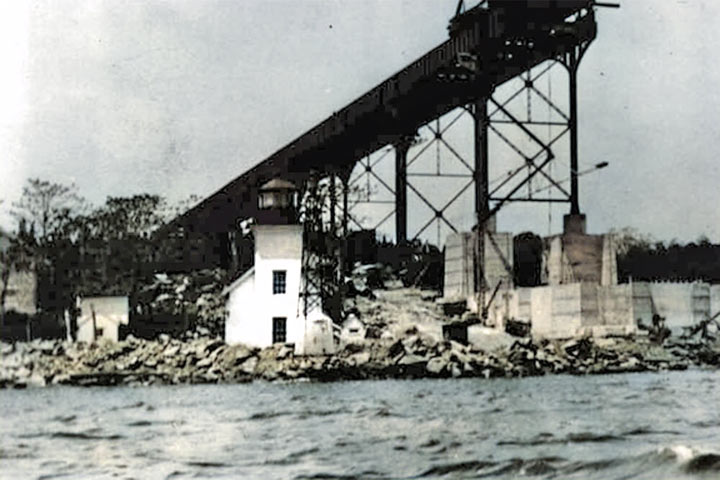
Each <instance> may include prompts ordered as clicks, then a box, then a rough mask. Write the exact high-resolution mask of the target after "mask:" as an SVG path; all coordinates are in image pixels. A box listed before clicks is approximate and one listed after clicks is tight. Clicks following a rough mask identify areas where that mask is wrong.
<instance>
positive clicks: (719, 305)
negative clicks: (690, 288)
mask: <svg viewBox="0 0 720 480" xmlns="http://www.w3.org/2000/svg"><path fill="white" fill-rule="evenodd" d="M718 312H720V284H718V285H710V315H715V314H716V313H718Z"/></svg>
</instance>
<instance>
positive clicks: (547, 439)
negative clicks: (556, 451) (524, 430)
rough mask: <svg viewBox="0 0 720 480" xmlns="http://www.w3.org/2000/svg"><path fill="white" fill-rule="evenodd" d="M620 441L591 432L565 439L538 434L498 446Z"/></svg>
mask: <svg viewBox="0 0 720 480" xmlns="http://www.w3.org/2000/svg"><path fill="white" fill-rule="evenodd" d="M618 440H622V437H618V436H616V435H610V434H596V433H592V432H579V433H571V434H569V435H567V436H565V437H555V435H553V434H552V433H546V432H544V433H539V434H538V435H536V436H534V437H532V438H530V439H528V440H500V441H499V442H497V445H498V446H523V447H528V446H530V447H532V446H536V445H550V444H564V443H595V442H615V441H618Z"/></svg>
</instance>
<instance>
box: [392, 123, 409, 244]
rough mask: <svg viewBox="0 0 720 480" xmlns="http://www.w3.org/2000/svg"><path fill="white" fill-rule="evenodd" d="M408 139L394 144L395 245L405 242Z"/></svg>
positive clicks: (404, 138)
mask: <svg viewBox="0 0 720 480" xmlns="http://www.w3.org/2000/svg"><path fill="white" fill-rule="evenodd" d="M409 149H410V139H409V138H407V137H403V138H402V139H401V140H400V141H398V142H397V143H396V144H395V243H396V244H397V245H401V244H403V243H406V242H407V154H408V150H409Z"/></svg>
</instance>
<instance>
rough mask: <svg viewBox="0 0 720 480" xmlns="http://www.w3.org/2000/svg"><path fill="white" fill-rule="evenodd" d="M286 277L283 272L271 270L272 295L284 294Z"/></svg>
mask: <svg viewBox="0 0 720 480" xmlns="http://www.w3.org/2000/svg"><path fill="white" fill-rule="evenodd" d="M286 277H287V275H286V273H285V270H273V295H277V294H280V293H285V288H286Z"/></svg>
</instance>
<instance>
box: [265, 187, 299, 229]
mask: <svg viewBox="0 0 720 480" xmlns="http://www.w3.org/2000/svg"><path fill="white" fill-rule="evenodd" d="M297 202H298V189H297V187H296V186H295V184H294V183H292V182H289V181H287V180H283V179H281V178H274V179H272V180H270V181H269V182H267V183H265V184H264V185H262V186H261V187H260V188H259V189H258V219H257V220H258V223H259V224H265V225H289V224H293V223H297Z"/></svg>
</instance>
